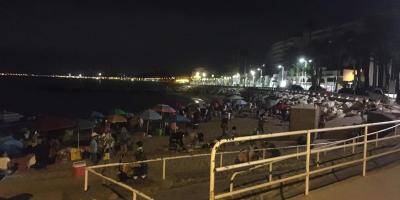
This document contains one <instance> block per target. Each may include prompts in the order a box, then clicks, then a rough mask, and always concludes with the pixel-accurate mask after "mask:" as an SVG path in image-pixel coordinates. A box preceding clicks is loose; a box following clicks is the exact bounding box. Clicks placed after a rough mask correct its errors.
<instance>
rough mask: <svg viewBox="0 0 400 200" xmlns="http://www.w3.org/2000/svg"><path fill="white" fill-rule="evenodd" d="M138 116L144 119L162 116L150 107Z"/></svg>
mask: <svg viewBox="0 0 400 200" xmlns="http://www.w3.org/2000/svg"><path fill="white" fill-rule="evenodd" d="M140 117H141V118H142V119H144V120H160V119H161V118H162V117H161V115H160V114H158V113H157V112H156V111H154V110H151V109H148V110H145V111H144V112H143V113H142V114H141V115H140Z"/></svg>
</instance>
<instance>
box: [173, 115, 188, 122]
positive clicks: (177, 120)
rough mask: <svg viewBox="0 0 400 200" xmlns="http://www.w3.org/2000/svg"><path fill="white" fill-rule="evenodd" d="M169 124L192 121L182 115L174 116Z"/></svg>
mask: <svg viewBox="0 0 400 200" xmlns="http://www.w3.org/2000/svg"><path fill="white" fill-rule="evenodd" d="M168 121H169V122H176V123H190V122H191V121H190V119H188V118H186V117H184V116H182V115H173V116H171V117H170V118H169V119H168Z"/></svg>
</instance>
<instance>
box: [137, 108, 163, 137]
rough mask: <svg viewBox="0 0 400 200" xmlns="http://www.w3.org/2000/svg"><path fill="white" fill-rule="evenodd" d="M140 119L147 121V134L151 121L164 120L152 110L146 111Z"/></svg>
mask: <svg viewBox="0 0 400 200" xmlns="http://www.w3.org/2000/svg"><path fill="white" fill-rule="evenodd" d="M140 117H141V118H142V119H143V120H147V128H146V133H149V123H150V120H161V119H162V117H161V115H160V114H158V113H157V112H156V111H154V110H151V109H148V110H145V111H144V112H143V113H142V114H141V115H140Z"/></svg>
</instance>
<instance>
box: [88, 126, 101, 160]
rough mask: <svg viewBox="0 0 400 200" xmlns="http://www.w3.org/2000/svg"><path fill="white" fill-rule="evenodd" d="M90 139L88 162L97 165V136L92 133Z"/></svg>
mask: <svg viewBox="0 0 400 200" xmlns="http://www.w3.org/2000/svg"><path fill="white" fill-rule="evenodd" d="M91 136H92V139H91V140H90V149H89V151H90V160H91V161H92V162H93V163H94V164H97V163H98V160H99V155H98V144H97V136H98V134H97V133H95V132H93V133H92V135H91Z"/></svg>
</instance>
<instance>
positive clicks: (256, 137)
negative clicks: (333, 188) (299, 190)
mask: <svg viewBox="0 0 400 200" xmlns="http://www.w3.org/2000/svg"><path fill="white" fill-rule="evenodd" d="M399 123H400V120H395V121H387V122H378V123H370V124H361V125H352V126H344V127H334V128H323V129H313V130H302V131H292V132H283V133H276V134H266V135H254V136H245V137H238V138H234V139H233V140H227V139H223V140H220V141H218V142H217V143H216V144H215V145H214V147H213V149H212V151H211V158H210V190H209V199H210V200H214V199H222V198H226V197H232V196H234V195H239V194H242V193H246V192H251V191H254V190H257V189H262V188H265V187H267V186H271V185H275V184H278V183H283V182H287V181H290V180H295V179H304V181H305V195H308V193H309V181H310V175H313V174H317V173H321V172H324V171H328V170H332V169H335V168H339V167H344V166H348V165H351V164H356V163H361V162H362V175H363V176H365V175H366V170H367V168H366V167H367V161H368V160H370V159H374V158H377V157H381V156H385V155H388V154H391V153H395V152H400V149H394V150H390V151H387V152H383V153H379V154H376V155H372V156H369V157H367V151H368V144H369V143H375V145H376V146H377V145H378V142H379V141H386V140H392V139H396V138H399V137H400V135H397V133H396V130H397V126H399V125H400V124H399ZM389 124H395V125H394V126H392V127H389V128H385V129H382V130H379V131H376V132H373V133H368V128H369V127H375V126H381V125H389ZM361 128H363V129H364V133H363V135H362V136H357V137H354V138H350V139H346V140H341V141H335V142H329V143H330V144H329V143H325V144H326V145H325V146H322V147H321V148H315V149H313V150H311V146H313V145H320V144H311V135H312V134H317V133H319V132H324V133H326V132H331V131H339V130H349V129H361ZM390 129H395V134H394V135H393V136H387V137H384V138H379V134H378V133H381V132H384V131H388V130H390ZM373 134H375V135H376V138H375V139H373V140H368V136H371V135H373ZM301 135H305V136H306V139H307V140H306V141H307V142H306V145H304V146H305V149H306V150H305V151H303V152H300V151H299V146H295V147H294V148H296V153H291V154H288V155H282V156H278V157H272V158H267V159H265V158H263V159H261V160H254V161H249V162H246V163H238V164H233V165H228V166H221V165H220V167H216V166H215V165H216V160H215V159H216V155H217V150H218V148H219V147H220V146H221V145H222V144H226V143H233V142H244V141H252V140H262V139H272V138H279V137H287V136H301ZM358 138H362V141H360V142H358V141H357V139H358ZM348 141H351V143H347V142H348ZM341 143H343V144H341ZM333 145H335V146H333ZM357 145H363V151H362V154H363V156H362V158H361V159H356V160H352V161H348V162H344V163H338V164H334V165H331V166H328V167H324V168H319V169H315V170H311V169H310V158H311V155H313V154H317V168H318V167H319V154H320V153H322V152H323V153H326V152H328V151H333V150H337V149H340V148H347V147H352V148H353V149H352V152H353V153H354V151H355V147H356V146H357ZM300 156H305V157H306V159H305V160H306V162H305V172H303V173H300V174H296V175H293V176H290V177H286V178H281V179H277V180H272V178H269V179H270V180H269V182H266V183H261V184H258V185H254V186H250V187H247V188H242V189H238V190H235V191H233V189H232V190H230V191H229V192H225V193H221V194H216V193H215V174H216V173H219V172H224V171H229V170H233V169H239V168H244V167H252V166H256V165H264V164H269V163H272V162H273V163H276V162H279V161H283V160H287V159H291V158H295V157H297V158H298V157H300ZM270 166H272V165H270ZM271 171H272V169H271ZM235 176H236V175H235Z"/></svg>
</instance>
